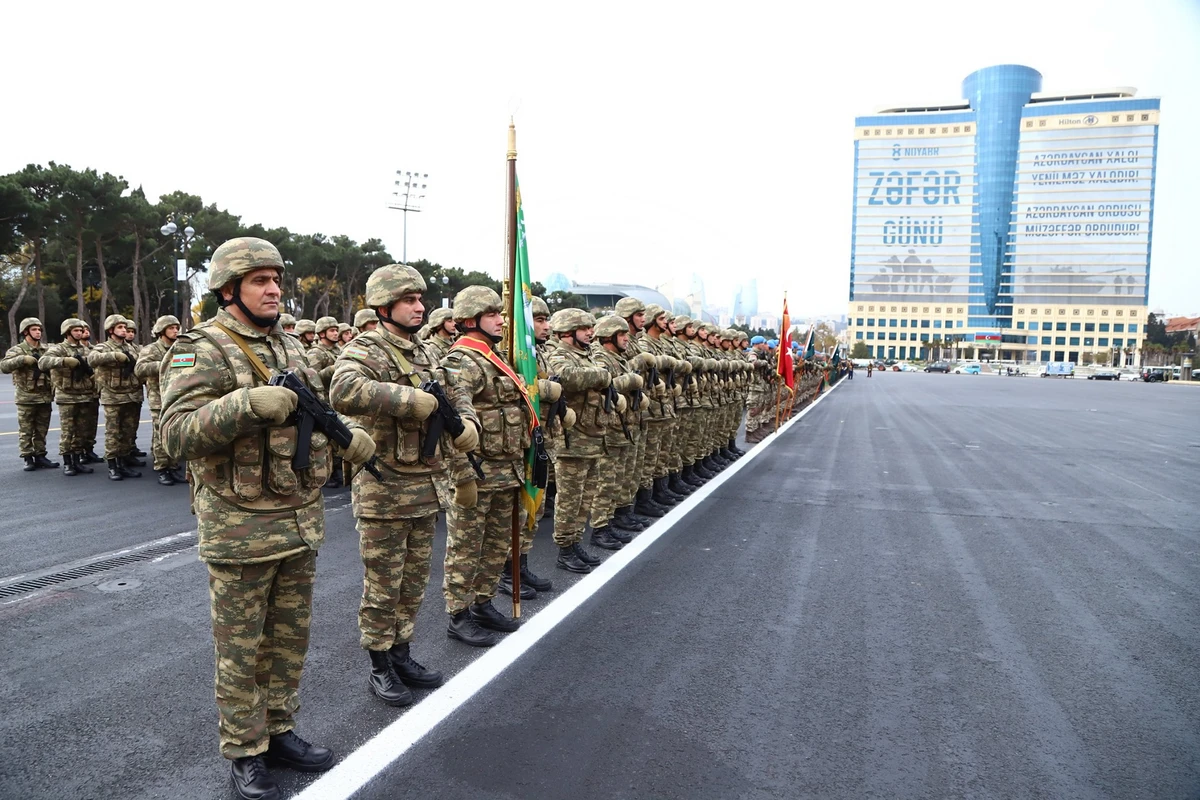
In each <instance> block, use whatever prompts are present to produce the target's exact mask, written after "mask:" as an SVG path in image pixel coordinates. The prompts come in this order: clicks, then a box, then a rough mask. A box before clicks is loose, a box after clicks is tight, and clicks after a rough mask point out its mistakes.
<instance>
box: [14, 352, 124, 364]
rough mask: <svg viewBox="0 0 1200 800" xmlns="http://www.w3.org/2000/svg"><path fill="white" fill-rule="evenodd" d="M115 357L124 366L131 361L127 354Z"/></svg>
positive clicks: (119, 354)
mask: <svg viewBox="0 0 1200 800" xmlns="http://www.w3.org/2000/svg"><path fill="white" fill-rule="evenodd" d="M113 355H114V356H115V357H116V361H117V363H118V364H124V363H125V362H126V361H128V360H129V356H128V355H127V354H126V353H113ZM25 357H26V358H29V356H25Z"/></svg>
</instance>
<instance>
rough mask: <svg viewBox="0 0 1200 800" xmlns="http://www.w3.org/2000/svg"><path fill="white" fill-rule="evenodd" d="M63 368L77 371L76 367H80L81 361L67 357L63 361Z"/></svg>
mask: <svg viewBox="0 0 1200 800" xmlns="http://www.w3.org/2000/svg"><path fill="white" fill-rule="evenodd" d="M63 366H64V367H68V368H69V369H75V368H76V367H78V366H79V359H78V358H72V357H71V356H67V357H66V358H64V359H63Z"/></svg>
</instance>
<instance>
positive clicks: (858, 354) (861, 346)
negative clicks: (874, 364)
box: [850, 339, 871, 358]
mask: <svg viewBox="0 0 1200 800" xmlns="http://www.w3.org/2000/svg"><path fill="white" fill-rule="evenodd" d="M850 357H851V358H870V357H871V351H870V350H869V349H868V348H867V343H866V342H864V341H863V340H862V339H859V340H858V341H857V342H855V343H854V347H851V348H850Z"/></svg>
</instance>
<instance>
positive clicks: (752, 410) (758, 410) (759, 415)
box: [746, 392, 767, 436]
mask: <svg viewBox="0 0 1200 800" xmlns="http://www.w3.org/2000/svg"><path fill="white" fill-rule="evenodd" d="M764 399H765V397H764V395H763V394H761V393H759V392H755V393H754V394H752V395H750V397H749V398H748V399H747V401H746V406H747V413H746V435H747V436H749V435H750V434H751V433H754V432H755V431H756V430H758V429H759V428H760V427H761V426H762V423H763V415H764V414H765V412H766V410H767V407H766V403H765V402H764Z"/></svg>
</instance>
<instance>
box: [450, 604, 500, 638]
mask: <svg viewBox="0 0 1200 800" xmlns="http://www.w3.org/2000/svg"><path fill="white" fill-rule="evenodd" d="M446 635H447V636H449V637H450V638H451V639H458V640H459V641H460V642H463V643H464V644H469V645H471V646H472V647H492V646H493V645H496V644H499V643H500V637H499V636H497V635H496V634H494V633H492V632H491V631H485V630H484V629H483V628H481V627H479V623H478V622H476V621H475V618H474V617H472V616H471V609H469V608H464V609H463V610H462V611H460V612H458V613H457V614H452V615H451V616H450V627H448V628H447V629H446Z"/></svg>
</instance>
